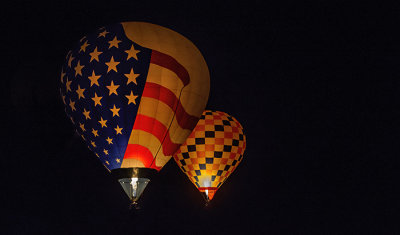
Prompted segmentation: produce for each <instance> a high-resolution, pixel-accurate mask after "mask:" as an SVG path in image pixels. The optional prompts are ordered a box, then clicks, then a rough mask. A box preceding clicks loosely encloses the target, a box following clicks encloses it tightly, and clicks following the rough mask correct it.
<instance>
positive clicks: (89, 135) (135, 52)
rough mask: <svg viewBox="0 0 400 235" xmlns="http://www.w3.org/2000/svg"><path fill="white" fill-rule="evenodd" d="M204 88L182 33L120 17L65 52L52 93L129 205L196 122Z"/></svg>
mask: <svg viewBox="0 0 400 235" xmlns="http://www.w3.org/2000/svg"><path fill="white" fill-rule="evenodd" d="M209 87H210V78H209V71H208V68H207V64H206V62H205V60H204V58H203V56H202V55H201V53H200V51H199V50H198V49H197V48H196V46H195V45H194V44H193V43H191V42H190V41H189V40H188V39H186V38H185V37H184V36H182V35H180V34H179V33H176V32H174V31H172V30H170V29H167V28H164V27H161V26H158V25H154V24H150V23H144V22H124V23H118V24H113V25H109V26H105V27H102V28H100V29H98V30H96V31H94V32H92V33H90V34H88V35H86V36H84V37H83V38H82V39H81V40H80V41H79V42H78V43H77V44H76V45H75V47H74V48H73V49H72V50H71V51H69V52H68V54H67V56H66V62H65V64H64V65H63V66H62V71H61V88H60V93H61V97H62V100H63V103H64V104H65V112H66V114H67V116H68V117H69V118H70V119H71V121H72V123H73V124H74V127H75V129H76V132H77V133H78V134H79V135H80V136H81V137H82V139H83V140H84V141H85V142H86V144H87V146H88V147H89V149H90V150H92V151H93V152H94V154H95V155H96V156H97V157H98V158H99V159H100V161H101V162H102V163H103V165H104V166H105V167H106V168H107V169H108V170H109V171H110V172H111V174H112V175H113V176H114V177H116V179H118V181H119V182H120V184H121V185H122V187H123V189H124V190H125V192H126V193H127V195H128V196H129V198H130V199H131V200H132V202H133V204H135V203H136V202H137V200H138V199H139V197H140V195H141V194H142V192H143V190H144V188H145V187H146V185H147V184H148V182H149V181H150V179H151V177H152V176H153V175H154V174H155V173H157V172H158V171H160V170H161V168H162V167H163V166H164V164H165V163H167V162H168V160H169V159H170V158H171V157H172V155H173V154H174V153H175V152H176V150H177V149H178V148H179V146H180V145H181V144H182V143H183V142H184V141H185V140H186V138H187V136H189V134H190V133H191V131H192V130H193V128H194V127H195V126H196V123H197V121H198V119H199V117H200V115H201V113H202V112H203V111H204V109H205V105H206V103H207V99H208V94H209V89H210V88H209Z"/></svg>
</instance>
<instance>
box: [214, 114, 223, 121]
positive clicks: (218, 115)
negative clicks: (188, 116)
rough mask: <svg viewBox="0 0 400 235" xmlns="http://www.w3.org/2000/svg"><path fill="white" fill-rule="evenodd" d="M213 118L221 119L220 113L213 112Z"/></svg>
mask: <svg viewBox="0 0 400 235" xmlns="http://www.w3.org/2000/svg"><path fill="white" fill-rule="evenodd" d="M213 118H214V119H215V120H221V119H222V117H221V115H220V114H216V113H214V114H213Z"/></svg>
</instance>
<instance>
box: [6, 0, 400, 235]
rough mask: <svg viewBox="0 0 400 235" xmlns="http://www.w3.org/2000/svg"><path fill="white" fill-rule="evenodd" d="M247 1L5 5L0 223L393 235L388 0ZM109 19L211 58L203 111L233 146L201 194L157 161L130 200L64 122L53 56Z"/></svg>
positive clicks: (398, 83)
mask: <svg viewBox="0 0 400 235" xmlns="http://www.w3.org/2000/svg"><path fill="white" fill-rule="evenodd" d="M243 2H245V1H243ZM276 2H280V1H276ZM93 3H94V4H93ZM260 3H261V1H260ZM260 3H255V2H253V3H250V2H249V3H247V4H246V3H232V2H226V3H218V4H217V3H207V4H206V3H202V1H182V2H181V3H178V2H172V1H164V2H162V3H159V2H153V1H134V0H131V1H124V2H119V1H109V2H108V3H107V4H105V3H100V1H94V2H92V3H90V4H89V3H84V2H75V3H72V2H71V1H53V2H51V3H47V4H44V3H38V2H36V1H32V2H30V3H28V1H26V2H19V3H18V2H14V3H13V5H12V4H9V5H7V7H3V9H2V18H3V20H2V23H3V26H2V34H1V45H2V47H4V49H2V59H3V60H5V61H6V63H4V62H2V63H1V64H0V68H1V71H2V75H1V84H2V85H1V87H2V91H3V92H2V96H4V98H2V99H1V102H0V103H1V107H0V108H1V125H2V130H3V131H2V134H1V143H2V144H1V148H0V153H1V158H0V159H1V166H2V170H1V174H2V177H1V178H2V184H1V187H2V188H1V193H0V195H1V199H2V200H1V204H2V206H1V209H0V211H1V214H2V217H3V218H2V222H5V226H3V227H2V228H1V230H0V231H1V233H6V234H27V233H28V234H34V233H35V234H36V233H37V234H92V233H97V234H111V233H114V234H122V233H124V234H128V233H129V234H135V233H136V232H137V233H138V234H149V233H150V234H152V233H154V234H155V233H158V234H163V233H166V234H237V233H243V234H354V233H360V232H361V231H368V232H371V233H378V232H379V233H380V234H395V233H399V232H400V230H399V228H398V221H399V217H400V214H399V210H400V200H399V198H400V193H399V190H398V188H399V185H400V184H399V183H398V182H399V180H400V174H399V172H400V167H399V163H400V161H399V160H398V156H399V152H400V151H399V150H400V145H399V140H400V135H399V133H400V132H399V126H400V123H399V120H400V112H399V110H400V108H399V107H400V102H399V101H400V79H399V77H400V71H399V68H400V66H399V65H400V47H399V45H400V37H399V33H398V32H399V25H400V24H399V23H400V21H399V18H398V17H399V11H400V5H399V4H397V5H396V4H393V5H383V4H381V3H378V2H377V3H375V5H373V4H367V3H364V4H350V3H348V1H318V2H317V1H315V2H313V1H304V2H299V1H284V2H280V3H279V4H278V3H274V4H272V3H266V2H264V3H263V4H260ZM121 21H145V22H150V23H154V24H158V25H161V26H164V27H167V28H170V29H172V30H174V31H176V32H179V33H180V34H182V35H184V36H185V37H187V38H188V39H189V40H191V41H192V42H193V43H194V44H195V45H196V46H197V47H198V48H199V50H200V51H201V52H202V54H203V56H204V58H205V60H206V62H207V64H208V67H209V70H210V75H211V90H210V97H209V101H208V104H207V109H212V110H220V111H224V112H226V113H228V114H230V115H232V116H234V117H235V118H237V119H238V120H239V122H241V124H242V125H243V127H244V132H245V134H246V136H247V149H246V151H245V153H244V159H243V161H242V162H241V164H240V165H239V167H238V168H237V169H236V171H235V172H234V173H233V174H232V175H231V176H230V178H229V179H228V180H227V181H226V182H225V184H223V186H222V187H221V188H220V189H219V191H218V192H217V193H216V195H215V197H214V200H213V201H212V203H211V205H209V207H207V208H205V207H204V201H203V199H202V197H201V195H200V193H198V191H197V189H196V188H195V187H194V185H192V183H191V182H190V181H189V180H188V179H187V178H186V176H185V175H184V173H183V172H182V171H181V170H180V169H179V168H178V166H177V165H176V164H175V162H174V161H173V160H171V161H170V162H169V163H167V164H166V165H165V167H164V168H163V169H162V171H161V172H160V173H159V175H158V177H156V178H154V179H153V180H152V182H151V183H150V184H149V185H148V187H147V188H146V190H145V192H144V193H143V195H142V198H141V200H140V205H141V207H142V208H141V209H140V210H138V211H134V210H133V211H131V210H129V209H128V205H129V200H128V197H127V196H126V195H125V193H124V192H123V190H122V188H121V186H120V185H119V183H118V182H117V181H114V180H113V179H112V178H111V176H110V175H109V173H108V171H107V170H105V168H104V167H103V166H102V164H101V163H100V161H99V160H98V159H97V158H96V156H95V155H94V154H93V153H92V152H90V150H89V149H88V148H87V147H86V145H85V144H84V143H83V142H82V141H81V139H80V137H77V136H75V135H74V130H73V126H72V124H71V123H70V120H69V119H68V118H67V116H66V115H65V113H64V108H63V104H62V100H61V98H60V97H59V93H58V86H59V81H60V79H59V76H60V71H61V66H62V64H63V63H64V58H65V55H66V53H67V52H68V51H69V50H70V48H71V47H72V45H73V44H74V43H75V42H76V41H77V40H79V39H80V38H81V37H82V36H83V35H85V34H86V33H88V32H91V31H93V30H95V29H97V28H99V27H101V26H103V25H107V24H111V23H117V22H121Z"/></svg>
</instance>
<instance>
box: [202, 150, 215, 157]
mask: <svg viewBox="0 0 400 235" xmlns="http://www.w3.org/2000/svg"><path fill="white" fill-rule="evenodd" d="M204 153H205V154H206V158H213V157H214V151H205V152H204Z"/></svg>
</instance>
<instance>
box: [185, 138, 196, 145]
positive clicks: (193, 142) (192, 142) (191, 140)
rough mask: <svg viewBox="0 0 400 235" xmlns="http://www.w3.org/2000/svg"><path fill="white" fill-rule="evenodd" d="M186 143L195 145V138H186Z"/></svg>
mask: <svg viewBox="0 0 400 235" xmlns="http://www.w3.org/2000/svg"><path fill="white" fill-rule="evenodd" d="M186 144H187V145H195V144H196V143H195V138H187V139H186Z"/></svg>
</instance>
